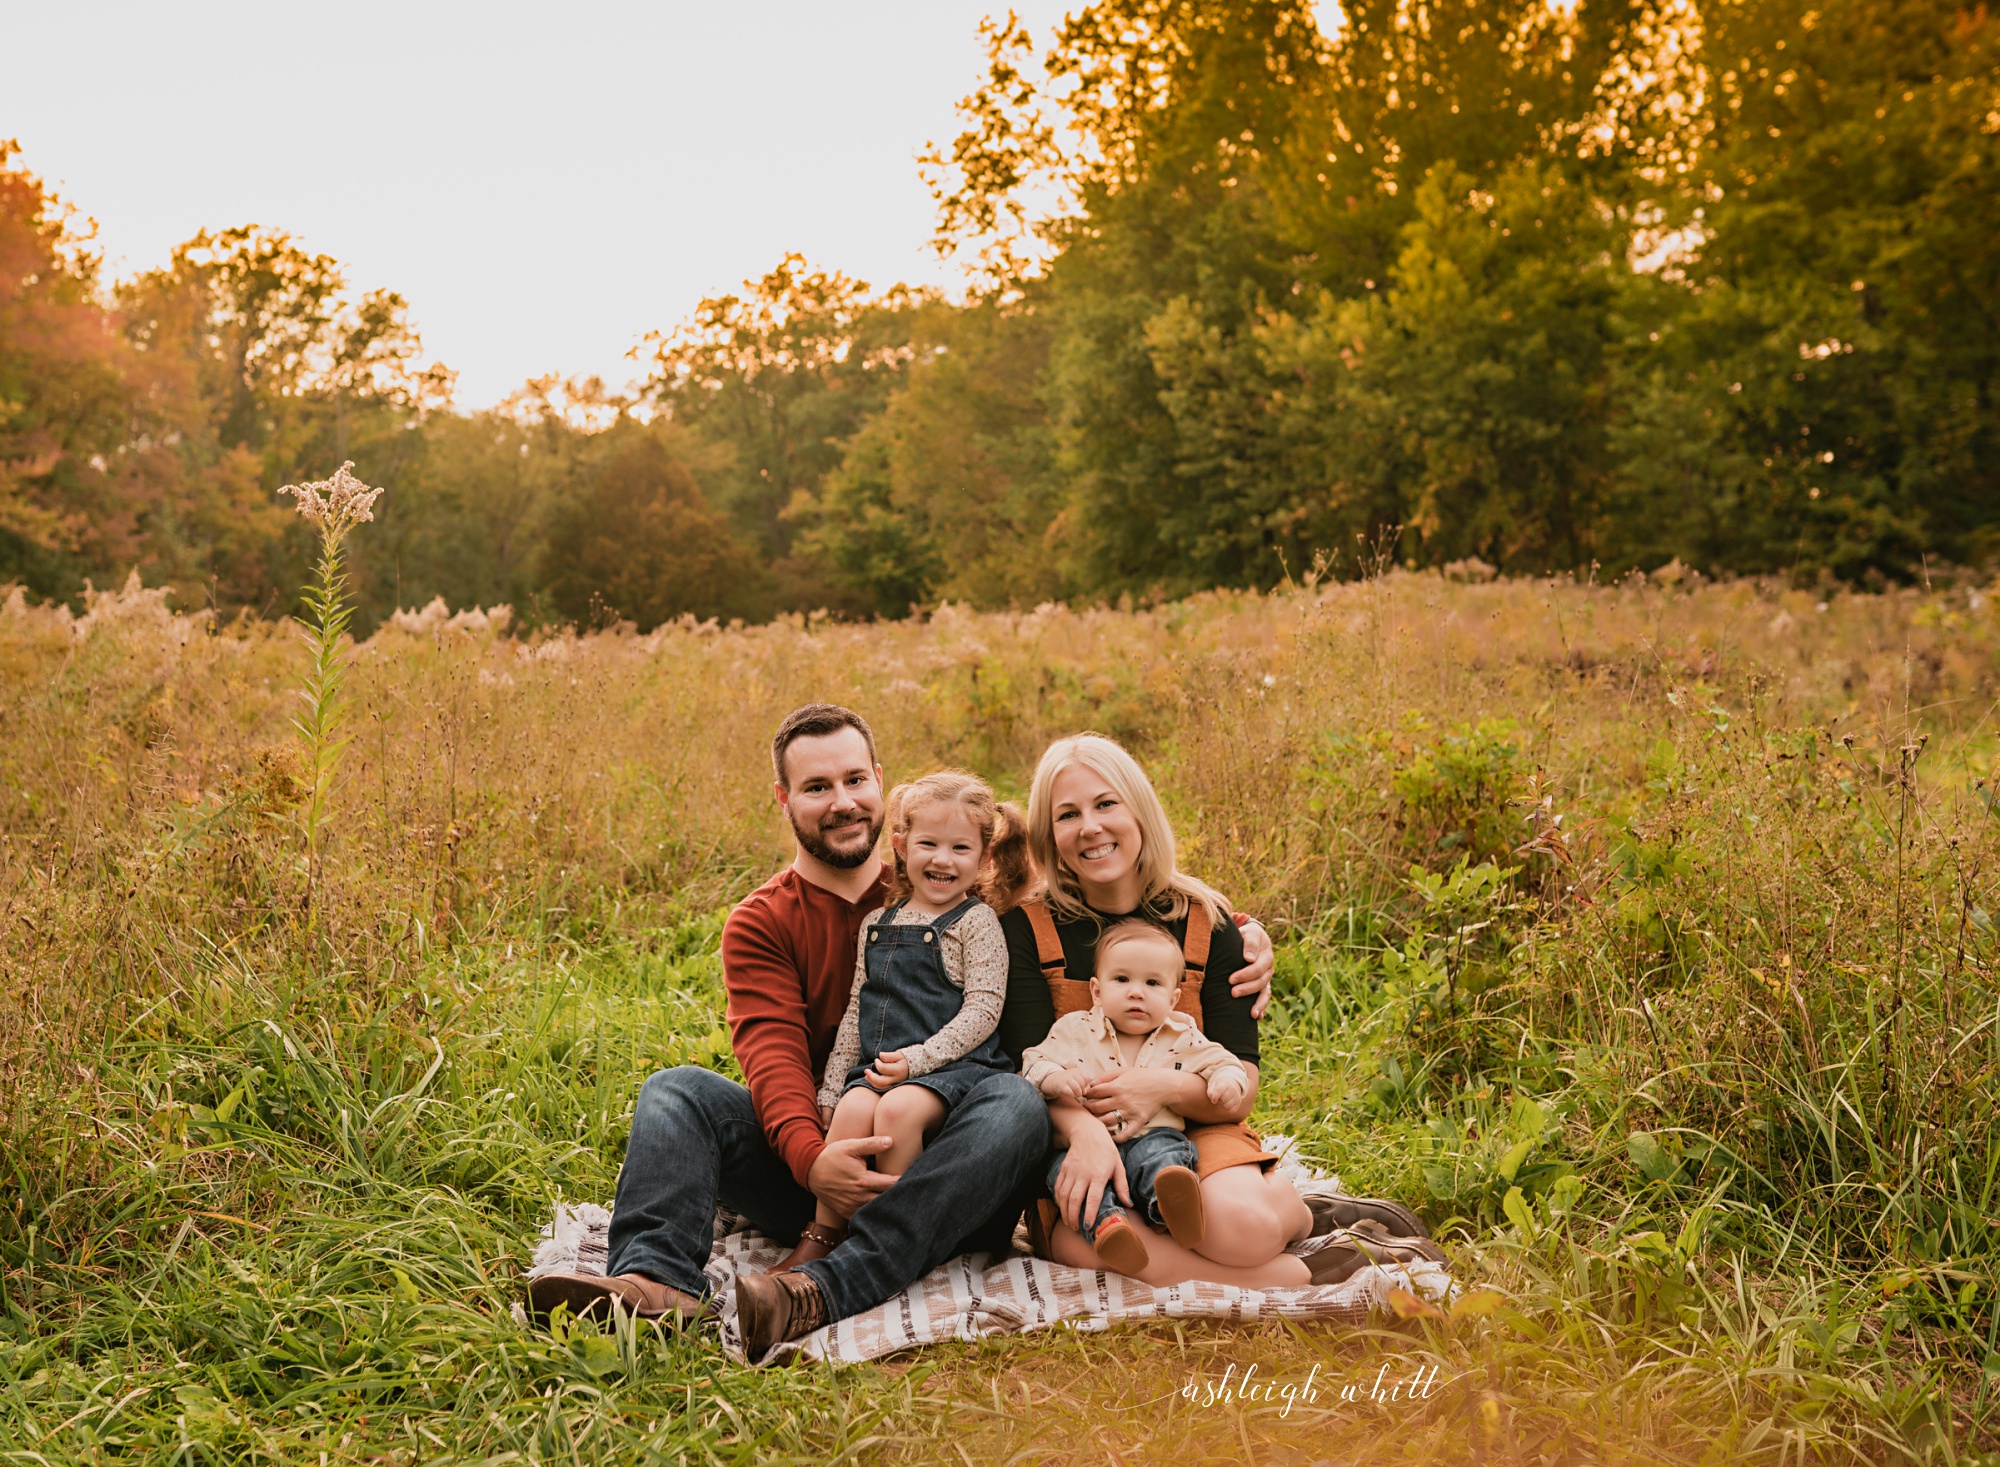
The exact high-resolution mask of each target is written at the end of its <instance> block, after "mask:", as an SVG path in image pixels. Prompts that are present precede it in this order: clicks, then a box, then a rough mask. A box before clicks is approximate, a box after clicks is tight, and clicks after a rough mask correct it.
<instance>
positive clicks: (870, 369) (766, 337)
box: [647, 255, 946, 605]
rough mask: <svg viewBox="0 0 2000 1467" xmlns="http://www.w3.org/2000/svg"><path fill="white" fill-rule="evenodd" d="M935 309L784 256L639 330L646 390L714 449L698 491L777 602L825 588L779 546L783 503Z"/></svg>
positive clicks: (892, 380) (808, 597)
mask: <svg viewBox="0 0 2000 1467" xmlns="http://www.w3.org/2000/svg"><path fill="white" fill-rule="evenodd" d="M945 310H946V308H945V307H944V306H943V304H942V303H941V302H939V301H937V300H936V299H934V298H932V297H929V296H926V295H923V294H921V293H918V292H915V291H910V290H907V289H905V288H904V287H901V286H898V287H896V288H894V289H893V290H890V291H887V292H885V293H883V294H881V295H877V294H875V293H874V292H873V291H872V290H871V289H870V287H869V286H868V285H867V283H866V282H864V281H858V280H852V279H849V278H848V277H847V276H845V275H841V274H839V273H838V272H831V273H830V272H827V271H823V270H815V269H812V268H811V267H810V266H808V265H807V263H806V262H805V260H804V259H803V258H801V257H800V256H798V255H787V256H786V257H785V258H784V259H783V260H782V261H780V262H779V264H778V266H777V267H776V268H775V269H773V270H772V271H770V272H769V273H768V274H766V275H765V276H764V277H763V278H762V279H760V280H755V281H746V282H745V285H744V293H743V294H742V295H725V296H718V297H714V298H712V299H709V300H704V301H703V302H702V303H701V304H700V305H699V306H698V307H696V309H695V313H694V317H693V319H692V320H691V321H689V322H688V323H687V324H686V325H684V326H682V327H680V328H678V329H677V330H675V331H672V332H668V333H664V334H658V335H655V336H654V337H653V338H651V340H652V342H653V373H652V376H651V378H650V379H649V382H648V386H647V393H648V397H649V399H650V401H651V402H652V403H653V404H654V405H655V406H656V407H657V408H658V409H659V410H660V411H661V412H662V413H664V414H665V415H666V416H667V417H668V418H669V419H671V420H672V421H673V422H675V423H677V424H679V425H680V426H681V427H683V428H684V429H686V430H687V433H688V435H689V437H690V438H691V439H692V440H693V441H694V442H696V443H699V444H704V445H707V446H709V447H711V448H714V449H718V450H721V452H720V453H717V454H710V455H708V456H707V460H708V462H707V466H706V467H705V468H704V469H703V471H702V474H701V477H702V480H703V482H704V485H705V488H706V490H707V492H708V496H709V498H710V500H711V501H712V502H713V503H714V504H715V505H716V506H717V507H719V508H720V509H722V510H723V511H725V512H726V513H727V514H728V515H729V516H730V518H731V520H732V521H733V523H734V525H735V527H736V531H737V533H738V534H739V535H740V536H741V537H742V538H743V539H744V541H745V543H747V544H751V545H755V546H757V547H758V548H759V549H761V550H762V551H763V552H764V554H765V555H766V556H767V557H768V558H769V560H770V562H771V564H772V565H773V566H774V568H775V570H776V573H777V575H778V578H779V581H780V583H781V587H782V590H781V596H782V599H783V600H784V601H785V602H786V603H787V604H792V605H798V604H802V603H804V602H809V601H810V602H814V604H818V603H817V601H816V600H815V598H817V597H819V596H822V595H824V594H825V589H826V588H825V587H824V585H823V583H822V582H821V580H820V578H819V576H818V575H817V572H816V569H815V568H814V567H813V566H812V564H811V563H810V562H809V561H801V560H798V559H795V558H794V557H793V556H792V554H791V552H792V538H793V524H792V521H791V520H790V519H789V518H788V516H787V513H786V512H787V510H788V509H789V507H790V506H791V504H792V503H793V501H794V500H795V499H797V498H799V497H800V496H804V497H806V498H811V497H812V496H813V495H814V494H816V493H817V492H818V490H819V488H820V485H821V483H822V482H823V481H824V480H825V478H826V476H827V475H828V474H829V473H831V472H832V471H833V469H834V468H835V467H836V466H837V465H838V464H839V463H840V461H841V457H842V453H843V451H844V445H845V444H846V442H847V440H848V439H849V438H850V437H852V436H853V434H854V432H855V431H856V430H857V429H858V428H859V427H860V426H861V424H862V423H863V422H865V421H867V420H868V418H870V417H871V416H872V415H874V414H875V413H877V412H879V411H880V410H881V408H882V404H883V403H884V401H886V400H887V398H888V396H889V394H890V392H891V391H892V390H893V389H894V388H895V386H896V384H897V383H898V382H900V381H901V380H902V377H903V375H904V373H905V371H906V370H907V369H908V367H909V366H910V364H911V363H912V362H914V361H916V360H918V359H920V358H922V357H923V356H925V355H927V354H928V353H929V351H930V350H931V349H932V347H931V338H932V336H934V334H935V325H934V323H935V321H936V319H937V318H938V317H940V316H941V315H943V314H944V313H945Z"/></svg>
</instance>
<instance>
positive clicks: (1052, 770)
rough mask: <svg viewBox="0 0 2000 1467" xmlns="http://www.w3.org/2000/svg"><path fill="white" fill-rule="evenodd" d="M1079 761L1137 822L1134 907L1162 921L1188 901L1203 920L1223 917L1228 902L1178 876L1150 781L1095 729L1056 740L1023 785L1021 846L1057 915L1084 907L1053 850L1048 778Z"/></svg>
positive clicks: (1077, 884)
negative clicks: (1203, 913)
mask: <svg viewBox="0 0 2000 1467" xmlns="http://www.w3.org/2000/svg"><path fill="white" fill-rule="evenodd" d="M1077 765H1080V766H1082V767H1083V768H1085V769H1088V770H1089V771H1090V772H1091V773H1092V774H1095V775H1097V776H1098V777H1099V778H1100V779H1102V780H1103V781H1104V782H1105V783H1106V784H1107V785H1109V786H1110V787H1111V791H1112V793H1113V794H1115V795H1117V796H1118V798H1119V799H1120V800H1122V801H1124V803H1125V807H1126V808H1127V809H1129V810H1130V811H1131V812H1132V818H1133V819H1134V820H1135V821H1137V822H1138V826H1139V905H1140V906H1141V907H1143V908H1144V909H1145V910H1147V911H1149V912H1152V913H1154V914H1155V915H1157V916H1160V917H1163V918H1165V919H1167V920H1169V921H1171V920H1173V919H1176V918H1179V917H1184V916H1186V915H1187V910H1188V904H1189V903H1190V902H1200V903H1201V904H1202V905H1203V906H1204V907H1206V908H1208V915H1209V917H1210V918H1211V919H1213V920H1215V921H1218V922H1221V921H1227V920H1228V916H1229V907H1228V903H1226V902H1224V901H1223V899H1222V897H1221V895H1220V894H1219V893H1218V892H1217V891H1216V890H1215V889H1214V888H1213V887H1211V886H1209V885H1208V884H1207V883H1206V882H1201V881H1197V880H1195V878H1194V877H1192V876H1185V875H1183V874H1181V872H1180V871H1179V870H1177V869H1176V868H1175V866H1174V828H1173V826H1172V825H1171V824H1169V823H1168V821H1167V811H1166V807H1165V806H1163V805H1162V804H1161V803H1160V797H1159V795H1157V794H1156V793H1154V791H1153V782H1152V781H1151V780H1150V779H1148V778H1146V771H1145V770H1143V769H1141V768H1140V767H1139V761H1138V760H1136V759H1134V758H1133V757H1132V756H1131V755H1130V754H1128V753H1126V752H1125V751H1124V750H1123V749H1122V748H1120V747H1119V746H1118V745H1117V744H1116V743H1114V742H1113V741H1112V740H1110V739H1107V738H1106V737H1104V735H1103V734H1095V733H1081V734H1073V735H1071V736H1070V737H1069V738H1066V739H1057V740H1056V741H1055V742H1054V743H1053V744H1050V745H1049V747H1048V751H1047V752H1046V753H1044V754H1043V755H1042V760H1041V763H1039V764H1037V765H1036V766H1035V782H1034V784H1033V785H1032V786H1030V788H1029V790H1028V850H1029V851H1030V852H1031V853H1032V854H1033V856H1034V858H1035V866H1036V868H1037V869H1038V870H1039V871H1040V872H1041V876H1042V881H1043V884H1044V890H1043V894H1044V895H1045V896H1046V897H1047V899H1048V903H1049V905H1050V906H1051V907H1053V908H1055V910H1056V912H1057V914H1058V915H1059V916H1063V917H1081V916H1083V915H1084V914H1085V913H1087V912H1088V911H1089V910H1090V905H1089V903H1087V902H1086V901H1084V899H1083V884H1082V882H1081V881H1080V880H1078V878H1077V874H1076V873H1075V872H1074V871H1072V870H1070V869H1069V867H1067V866H1065V865H1064V864H1063V863H1062V858H1061V857H1060V856H1058V855H1057V854H1056V815H1055V798H1054V788H1055V782H1056V776H1057V775H1059V774H1061V773H1062V772H1063V771H1064V770H1065V769H1069V768H1071V767H1072V766H1077Z"/></svg>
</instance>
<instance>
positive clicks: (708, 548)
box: [542, 417, 772, 628]
mask: <svg viewBox="0 0 2000 1467" xmlns="http://www.w3.org/2000/svg"><path fill="white" fill-rule="evenodd" d="M679 438H680V435H679V434H678V433H677V432H676V430H675V429H674V427H673V425H671V424H666V423H655V424H643V423H639V422H636V421H634V420H633V419H631V418H629V417H621V418H620V419H619V420H618V421H617V422H616V423H615V424H614V425H613V426H612V427H611V428H609V429H608V430H606V431H604V432H602V433H599V434H596V435H594V436H593V437H592V438H591V439H590V440H589V441H588V442H587V443H586V444H583V445H579V446H578V450H577V454H576V460H577V462H576V467H575V470H574V472H573V474H572V475H571V478H570V482H569V484H568V485H566V486H565V492H564V495H563V497H562V499H561V500H560V502H559V503H558V504H557V505H556V506H555V507H554V509H553V512H552V514H551V516H550V521H549V527H548V533H547V538H546V540H545V542H544V546H543V552H542V553H543V556H544V560H543V565H542V579H543V584H544V585H545V586H546V588H547V595H548V598H549V602H550V604H551V606H552V607H553V608H554V610H555V611H556V613H557V614H558V615H560V616H562V617H564V618H566V619H568V620H570V621H573V622H577V623H580V624H583V625H592V624H597V623H602V622H608V621H617V620H626V621H632V622H635V623H637V624H638V625H639V626H640V627H642V628H649V627H653V626H657V625H658V624H659V623H661V622H663V621H670V620H672V619H673V618H675V617H677V616H681V615H684V614H688V613H692V614H694V615H697V616H702V617H707V616H718V615H719V616H742V617H753V616H759V615H769V614H770V611H771V609H772V607H771V600H770V597H771V583H770V576H769V573H768V572H767V571H766V570H765V568H764V567H763V565H762V564H760V562H759V559H758V557H757V556H756V555H755V554H754V553H753V552H752V551H751V550H750V549H749V548H748V547H746V546H745V545H744V544H743V543H742V541H740V540H739V539H738V538H737V536H736V535H735V534H734V533H733V532H732V529H731V526H730V522H729V520H728V518H727V517H726V516H725V515H724V514H722V513H721V512H720V511H719V510H717V509H714V508H712V507H710V505H709V504H708V502H707V500H706V499H705V498H704V497H703V495H702V492H701V486H700V484H698V483H697V482H696V480H695V476H694V473H693V471H692V470H691V469H690V467H689V466H688V462H687V459H686V457H685V456H684V455H683V454H682V453H681V452H679V451H677V450H678V448H679Z"/></svg>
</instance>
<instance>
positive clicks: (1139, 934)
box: [1097, 917, 1185, 983]
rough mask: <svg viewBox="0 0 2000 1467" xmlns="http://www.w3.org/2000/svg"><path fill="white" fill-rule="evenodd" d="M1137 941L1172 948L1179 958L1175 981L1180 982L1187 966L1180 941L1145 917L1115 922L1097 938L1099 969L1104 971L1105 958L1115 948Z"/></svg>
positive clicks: (1175, 968) (1128, 918)
mask: <svg viewBox="0 0 2000 1467" xmlns="http://www.w3.org/2000/svg"><path fill="white" fill-rule="evenodd" d="M1135 942H1160V943H1164V944H1166V946H1168V947H1170V948H1172V949H1173V953H1174V957H1175V958H1176V960H1177V961H1176V962H1175V963H1174V982H1175V983H1179V982H1180V980H1181V969H1182V968H1183V967H1184V966H1185V962H1184V960H1181V945H1180V943H1179V942H1178V941H1177V940H1176V939H1175V937H1174V935H1173V933H1171V932H1169V931H1167V929H1166V928H1164V927H1162V926H1161V925H1160V924H1159V923H1157V922H1149V921H1147V920H1146V919H1145V918H1144V917H1127V918H1126V919H1125V920H1124V921H1123V922H1115V923H1113V924H1112V925H1111V926H1110V927H1107V928H1106V929H1105V930H1104V932H1103V933H1102V935H1100V936H1099V937H1098V939H1097V967H1098V970H1099V971H1100V972H1102V971H1103V969H1104V960H1105V958H1106V957H1108V956H1110V954H1111V952H1112V951H1113V950H1114V949H1116V948H1121V947H1129V946H1131V945H1132V944H1133V943H1135Z"/></svg>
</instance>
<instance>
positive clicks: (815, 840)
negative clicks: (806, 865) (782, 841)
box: [792, 817, 882, 871]
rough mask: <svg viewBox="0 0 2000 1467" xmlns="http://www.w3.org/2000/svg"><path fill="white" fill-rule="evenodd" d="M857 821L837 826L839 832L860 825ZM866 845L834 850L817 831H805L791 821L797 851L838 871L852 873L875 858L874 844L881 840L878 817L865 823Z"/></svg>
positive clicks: (880, 822)
mask: <svg viewBox="0 0 2000 1467" xmlns="http://www.w3.org/2000/svg"><path fill="white" fill-rule="evenodd" d="M861 823H862V822H861V821H859V820H855V821H850V822H849V823H848V824H846V825H842V826H837V827H836V829H839V830H852V829H853V828H854V827H855V826H856V825H859V824H861ZM867 824H868V843H867V844H866V845H862V846H857V847H855V848H854V849H853V850H851V851H847V850H835V849H834V848H833V847H832V846H830V845H828V844H827V843H826V841H825V840H824V839H823V838H822V837H821V835H820V832H819V831H818V830H807V829H806V828H805V827H804V826H803V825H801V824H799V822H798V821H796V820H794V821H792V834H793V835H795V836H797V837H798V842H799V849H800V850H802V851H804V852H805V853H806V854H807V855H808V856H811V857H812V858H813V859H814V860H815V861H823V862H825V863H826V864H827V865H829V866H832V867H833V868H835V869H836V870H839V871H852V870H853V869H854V868H855V867H857V866H862V865H866V864H867V863H868V862H869V861H871V860H873V859H874V856H875V842H876V841H878V840H880V839H881V838H882V821H881V819H880V818H879V817H878V818H876V819H874V820H870V821H868V822H867Z"/></svg>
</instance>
